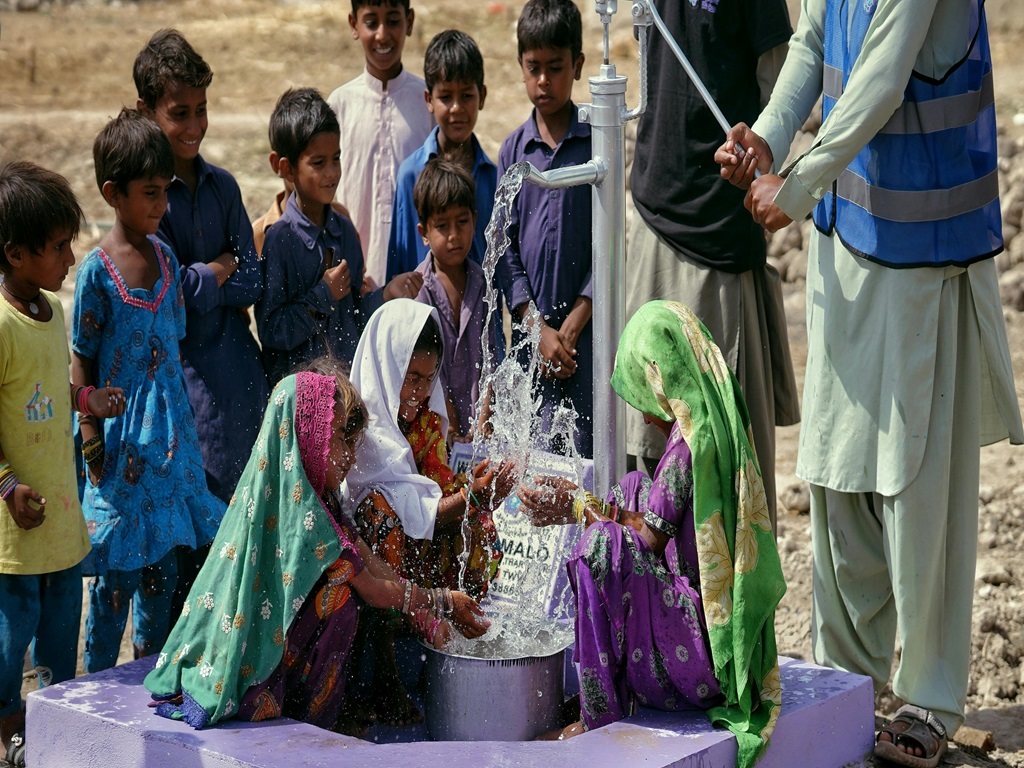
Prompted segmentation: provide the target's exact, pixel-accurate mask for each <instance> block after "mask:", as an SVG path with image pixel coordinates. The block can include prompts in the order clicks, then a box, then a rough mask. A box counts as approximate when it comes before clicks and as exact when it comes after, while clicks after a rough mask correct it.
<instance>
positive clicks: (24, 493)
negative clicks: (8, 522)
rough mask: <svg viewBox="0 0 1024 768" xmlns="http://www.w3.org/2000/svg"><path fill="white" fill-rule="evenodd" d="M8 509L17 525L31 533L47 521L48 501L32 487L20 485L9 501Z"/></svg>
mask: <svg viewBox="0 0 1024 768" xmlns="http://www.w3.org/2000/svg"><path fill="white" fill-rule="evenodd" d="M7 509H8V511H9V512H10V513H11V517H12V518H13V519H14V523H15V525H17V526H18V527H19V528H22V529H23V530H26V531H30V530H32V529H33V528H38V527H39V526H40V525H42V524H43V521H44V520H45V519H46V515H45V514H44V512H45V511H46V499H44V498H43V497H42V496H40V495H39V494H38V493H36V491H35V489H33V488H32V486H30V485H25V484H24V483H19V484H18V485H17V486H15V488H14V492H13V493H12V494H11V495H10V497H9V498H8V499H7Z"/></svg>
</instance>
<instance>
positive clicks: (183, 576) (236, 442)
mask: <svg viewBox="0 0 1024 768" xmlns="http://www.w3.org/2000/svg"><path fill="white" fill-rule="evenodd" d="M132 76H133V78H134V80H135V87H136V90H137V91H138V96H139V99H138V109H139V111H140V112H142V113H143V114H145V115H146V116H147V117H149V118H151V119H152V120H154V121H155V122H156V124H157V125H159V126H160V129H161V130H162V131H163V132H164V135H165V136H167V139H168V141H169V142H170V144H171V151H172V152H173V153H174V178H173V179H172V181H171V185H170V187H169V188H168V189H167V212H166V213H165V214H164V217H163V219H162V220H161V222H160V228H159V230H158V231H157V237H159V238H160V239H161V240H162V241H164V242H165V243H167V244H168V245H170V246H171V250H173V251H174V253H175V255H176V256H177V257H178V264H179V267H180V270H181V288H182V293H183V294H184V297H185V313H186V314H185V337H184V338H183V339H182V340H181V342H180V345H179V346H180V351H181V365H182V368H183V369H184V372H185V384H186V385H187V387H188V397H189V402H190V403H191V404H192V410H193V411H194V412H195V422H196V432H197V433H198V435H199V446H200V449H201V450H202V455H203V466H204V468H205V470H206V482H207V486H208V487H209V489H210V491H212V492H213V494H214V495H215V496H217V497H219V498H220V499H221V500H222V501H228V500H230V498H231V494H232V493H234V490H235V484H236V483H237V482H238V479H239V478H240V477H241V476H242V469H243V468H244V467H245V462H246V460H247V459H248V457H249V453H250V451H251V450H252V446H253V443H255V442H256V436H257V434H258V433H259V428H260V423H261V422H262V420H263V409H264V408H265V407H266V404H267V398H268V396H269V390H268V388H267V378H266V375H265V374H264V373H263V365H262V364H261V363H260V353H259V348H258V347H257V346H256V340H255V339H254V338H253V336H252V333H250V332H249V316H248V313H247V312H246V307H248V306H250V305H251V304H253V303H254V302H255V301H256V300H257V299H258V298H259V296H260V292H261V291H262V290H263V274H262V271H261V270H260V265H259V261H258V260H257V257H256V250H255V248H254V247H253V242H252V225H251V224H250V223H249V216H248V214H247V213H246V212H245V206H243V205H242V193H241V191H240V190H239V189H238V184H237V183H236V182H235V179H234V177H232V176H231V174H230V173H228V172H227V171H224V170H222V169H220V168H216V167H214V166H212V165H209V164H208V163H207V162H206V161H205V160H203V158H202V156H200V154H199V146H200V144H201V143H202V141H203V137H204V136H205V135H206V128H207V124H208V122H207V116H206V88H207V86H209V84H210V82H211V81H212V80H213V72H212V71H211V70H210V67H209V66H208V65H207V63H206V62H205V61H203V58H202V57H201V56H200V55H199V54H198V53H196V51H195V49H193V48H192V46H191V45H189V43H188V41H186V40H185V38H184V37H182V35H181V33H180V32H178V31H177V30H174V29H162V30H160V31H159V32H157V33H156V34H154V35H153V37H151V38H150V40H149V42H148V43H147V44H146V47H145V48H143V49H142V50H141V51H140V52H139V55H138V56H136V57H135V65H134V67H133V70H132ZM208 550H209V547H200V548H199V549H196V550H192V549H189V548H187V547H179V549H178V588H177V590H176V591H175V594H174V600H173V602H172V606H171V611H172V614H171V615H172V616H177V614H178V613H179V612H180V610H181V607H182V605H183V604H184V600H185V596H186V595H187V594H188V589H189V587H191V585H192V582H193V581H194V579H195V575H196V574H197V573H198V572H199V569H200V568H201V567H202V564H203V561H204V560H205V559H206V553H207V551H208Z"/></svg>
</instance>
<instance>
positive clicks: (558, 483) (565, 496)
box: [517, 475, 579, 527]
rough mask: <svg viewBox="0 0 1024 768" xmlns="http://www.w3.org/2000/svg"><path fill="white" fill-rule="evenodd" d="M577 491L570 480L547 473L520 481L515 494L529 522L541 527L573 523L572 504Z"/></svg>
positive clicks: (574, 519) (574, 520)
mask: <svg viewBox="0 0 1024 768" xmlns="http://www.w3.org/2000/svg"><path fill="white" fill-rule="evenodd" d="M578 491H579V488H577V487H576V484H575V483H573V482H572V481H571V480H569V479H567V478H564V477H555V476H550V475H549V476H543V477H536V478H534V481H533V483H520V484H519V490H518V491H517V495H518V496H519V501H520V502H521V504H522V509H523V511H524V512H525V514H526V516H527V517H528V518H529V519H530V522H531V523H533V524H534V525H536V526H538V527H541V526H545V525H565V524H567V523H575V522H576V518H575V517H574V516H573V513H572V505H573V501H575V499H576V493H577V492H578Z"/></svg>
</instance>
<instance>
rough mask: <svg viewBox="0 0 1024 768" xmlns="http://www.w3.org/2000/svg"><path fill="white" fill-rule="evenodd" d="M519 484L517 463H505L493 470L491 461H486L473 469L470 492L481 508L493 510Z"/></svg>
mask: <svg viewBox="0 0 1024 768" xmlns="http://www.w3.org/2000/svg"><path fill="white" fill-rule="evenodd" d="M517 482H519V467H518V466H517V465H516V464H515V462H511V461H503V462H501V464H499V465H498V468H497V469H491V460H490V459H484V460H483V461H481V462H480V463H479V464H477V465H476V466H475V467H473V480H472V482H471V483H470V484H469V490H470V493H471V494H472V496H473V498H475V499H476V500H477V501H478V502H479V503H480V506H481V507H483V508H485V509H487V510H492V509H494V508H495V507H496V506H497V505H498V504H501V502H503V501H504V500H505V499H507V498H508V495H509V494H510V493H512V489H513V488H514V487H515V485H516V483H517Z"/></svg>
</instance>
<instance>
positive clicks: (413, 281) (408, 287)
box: [384, 272, 423, 301]
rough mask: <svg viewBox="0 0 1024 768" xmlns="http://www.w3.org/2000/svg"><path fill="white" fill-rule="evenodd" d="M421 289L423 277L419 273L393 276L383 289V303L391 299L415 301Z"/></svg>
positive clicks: (404, 273)
mask: <svg viewBox="0 0 1024 768" xmlns="http://www.w3.org/2000/svg"><path fill="white" fill-rule="evenodd" d="M422 287H423V275H421V274H420V273H419V272H403V273H402V274H400V275H395V276H394V277H393V278H391V282H389V283H388V284H387V285H386V286H385V287H384V301H391V299H415V298H416V296H417V295H418V294H419V292H420V288H422Z"/></svg>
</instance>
